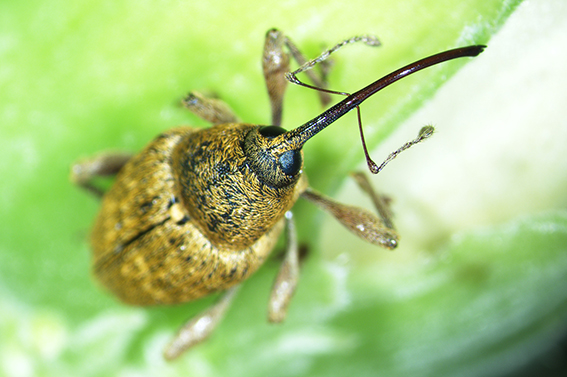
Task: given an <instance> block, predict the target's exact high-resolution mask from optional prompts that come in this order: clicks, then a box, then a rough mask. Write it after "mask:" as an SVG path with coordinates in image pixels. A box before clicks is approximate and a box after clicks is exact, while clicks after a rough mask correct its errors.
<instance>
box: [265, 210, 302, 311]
mask: <svg viewBox="0 0 567 377" xmlns="http://www.w3.org/2000/svg"><path fill="white" fill-rule="evenodd" d="M285 221H286V251H285V256H284V260H283V262H282V266H281V268H280V271H279V272H278V276H277V277H276V280H275V281H274V285H273V287H272V293H271V295H270V301H269V303H268V320H269V321H270V322H282V321H283V320H284V319H285V317H286V315H287V307H288V305H289V302H290V300H291V298H292V296H293V294H294V293H295V288H296V286H297V281H298V280H299V247H298V245H297V232H296V230H295V222H294V221H293V214H292V213H291V211H288V212H286V214H285Z"/></svg>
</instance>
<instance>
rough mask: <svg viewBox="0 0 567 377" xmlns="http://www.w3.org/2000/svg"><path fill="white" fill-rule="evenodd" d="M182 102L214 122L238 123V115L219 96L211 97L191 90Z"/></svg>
mask: <svg viewBox="0 0 567 377" xmlns="http://www.w3.org/2000/svg"><path fill="white" fill-rule="evenodd" d="M181 103H182V104H183V106H184V107H185V108H187V109H188V110H189V111H191V112H192V113H193V114H195V115H197V116H198V117H199V118H202V119H204V120H206V121H207V122H210V123H212V124H224V123H238V117H237V116H236V115H235V114H234V112H233V111H232V109H231V108H230V107H229V106H228V105H227V104H226V103H225V102H224V101H222V100H220V99H218V98H210V97H207V96H204V95H203V94H201V93H199V92H191V93H189V94H188V95H187V97H185V98H184V99H183V101H181Z"/></svg>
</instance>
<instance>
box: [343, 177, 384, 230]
mask: <svg viewBox="0 0 567 377" xmlns="http://www.w3.org/2000/svg"><path fill="white" fill-rule="evenodd" d="M351 176H352V178H353V179H354V180H355V182H356V183H357V184H358V187H360V189H361V190H362V191H363V192H364V193H365V194H366V195H368V196H369V197H370V199H371V200H372V203H373V204H374V207H375V208H376V211H378V214H379V215H380V218H381V219H382V222H383V223H384V226H386V227H387V228H390V229H392V230H394V223H393V221H392V217H393V214H392V209H391V207H390V203H391V201H392V200H391V199H390V197H388V196H386V195H381V194H379V193H378V192H376V190H375V189H374V187H372V184H371V183H370V180H369V179H368V176H367V175H366V174H364V173H363V172H360V171H358V172H353V173H351Z"/></svg>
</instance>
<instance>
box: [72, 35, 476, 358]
mask: <svg viewBox="0 0 567 377" xmlns="http://www.w3.org/2000/svg"><path fill="white" fill-rule="evenodd" d="M360 41H361V42H364V43H366V44H368V45H371V46H376V45H378V44H379V42H378V40H377V39H376V38H375V37H372V36H361V37H354V38H350V39H347V40H345V41H343V42H341V43H339V44H337V45H336V46H334V47H333V48H331V49H329V50H327V51H325V52H324V53H323V54H322V55H320V56H319V57H318V58H316V59H313V60H309V61H307V60H306V59H305V58H304V57H303V55H302V54H301V53H300V52H299V50H298V49H297V47H296V46H295V45H294V44H293V43H292V41H291V40H290V39H289V38H288V37H286V36H285V35H284V34H283V33H282V32H280V31H278V30H276V29H272V30H269V31H268V33H267V35H266V40H265V45H264V54H263V59H262V60H263V71H264V78H265V81H266V85H267V90H268V94H269V98H270V103H271V112H272V124H271V125H268V126H260V125H254V124H247V123H239V122H238V120H237V117H236V116H235V115H234V114H233V113H232V110H230V108H229V107H228V106H227V105H225V104H224V103H223V102H221V101H220V100H218V99H212V98H207V97H205V96H203V95H201V94H199V93H195V92H194V93H191V94H190V95H189V96H188V97H187V98H186V99H185V100H184V101H183V103H184V105H185V106H186V107H187V108H189V109H190V110H191V111H193V112H194V113H195V114H197V115H198V116H200V117H202V118H204V119H206V120H208V121H210V122H211V123H213V126H212V127H210V128H206V129H198V128H190V127H178V128H174V129H172V130H169V131H167V132H164V133H162V134H161V135H159V136H158V137H157V138H155V139H154V140H153V141H152V142H151V143H150V144H149V145H148V146H147V147H146V148H145V149H143V150H142V151H141V152H140V153H138V154H136V155H131V154H125V153H105V154H101V155H98V156H95V157H93V158H91V159H89V160H84V161H82V162H78V163H76V164H75V165H73V167H72V171H71V176H72V180H73V181H74V182H76V183H77V184H79V185H80V186H82V187H84V188H85V189H87V190H89V191H92V192H94V193H95V194H97V195H100V196H102V206H101V210H100V212H99V214H98V217H97V218H96V221H95V224H94V227H93V230H92V233H91V244H92V250H93V257H92V258H93V271H94V275H95V276H96V277H97V278H98V280H99V281H100V282H101V283H102V284H103V285H104V286H105V287H106V288H107V289H108V290H110V291H112V292H113V293H114V294H115V295H116V296H118V298H120V300H122V301H123V302H125V303H128V304H133V305H143V306H144V305H170V304H181V303H185V302H189V301H192V300H195V299H198V298H201V297H204V296H207V295H209V294H212V293H214V292H224V293H223V294H221V296H220V297H219V299H218V301H217V302H216V303H215V304H213V305H212V306H211V307H210V308H208V309H206V310H205V311H204V312H202V313H201V314H199V315H197V316H196V317H194V318H192V319H190V320H189V321H188V322H187V323H186V324H185V325H183V326H182V327H181V329H180V330H179V332H178V333H177V335H176V336H175V337H174V338H173V340H172V342H171V343H170V344H169V345H168V346H167V347H166V349H165V352H164V356H165V357H166V358H167V359H173V358H176V357H177V356H179V355H180V354H181V353H182V352H184V351H185V350H187V349H188V348H190V347H192V346H194V345H195V344H197V343H199V342H201V341H203V340H204V339H206V338H207V337H208V336H209V335H210V334H211V333H212V331H213V330H214V328H215V327H216V326H217V325H218V323H219V322H220V321H221V319H222V318H223V316H224V314H225V312H226V311H227V309H228V308H229V306H230V304H231V302H232V300H233V299H234V297H235V295H236V292H237V290H238V287H239V286H240V284H241V283H242V282H243V281H244V280H246V279H247V278H248V277H249V276H250V275H252V274H253V273H254V272H255V271H256V270H257V269H258V268H259V267H260V266H261V265H262V264H263V263H264V261H265V260H266V258H267V257H268V255H269V253H270V251H271V250H272V249H273V248H274V246H275V244H276V241H277V240H278V237H279V236H280V233H282V231H283V230H284V228H286V232H285V233H286V250H285V256H284V259H283V262H282V266H281V268H280V271H279V273H278V275H277V277H276V279H275V282H274V285H273V287H272V293H271V296H270V299H269V305H268V319H269V320H270V321H271V322H281V321H282V320H284V318H285V317H286V313H287V308H288V304H289V301H290V299H291V297H292V296H293V293H294V291H295V287H296V284H297V280H298V276H299V267H298V246H297V240H296V236H295V228H294V226H295V225H294V221H293V216H292V212H291V209H292V207H293V205H294V204H295V202H296V201H297V200H298V199H299V198H300V197H301V198H304V199H307V200H308V201H310V202H312V203H314V204H316V205H317V206H319V207H321V208H322V209H323V210H324V211H326V212H329V213H330V214H331V215H333V216H334V217H335V218H336V219H338V220H339V221H340V222H341V223H342V224H343V225H345V226H346V227H347V228H348V229H350V230H351V231H353V232H354V233H355V234H356V235H358V236H359V237H360V238H362V239H364V240H366V241H368V242H371V243H373V244H376V245H378V246H382V247H385V248H388V249H393V248H395V247H396V246H397V244H398V235H397V233H396V231H395V228H394V226H393V224H392V220H391V214H390V209H389V201H388V200H387V198H386V197H385V196H382V195H379V194H378V193H376V192H375V191H374V190H373V189H372V187H371V186H370V184H369V182H368V180H367V179H366V178H365V176H364V175H361V174H358V175H356V176H355V178H356V180H357V182H358V183H359V185H360V187H361V188H362V190H363V191H364V192H366V193H367V194H369V195H370V197H371V198H372V199H373V201H374V204H375V207H376V209H377V211H378V215H374V214H372V213H370V212H369V211H366V210H365V209H362V208H357V207H353V206H348V205H345V204H341V203H338V202H336V201H334V200H332V199H330V198H328V197H326V196H324V195H322V194H320V193H318V192H317V191H315V190H314V189H312V188H311V187H309V185H308V183H307V179H306V177H305V174H302V173H303V152H302V147H303V145H304V143H305V142H307V141H308V140H309V139H310V138H311V137H313V136H315V135H317V134H318V133H319V132H320V131H321V130H323V129H324V128H326V127H327V126H328V125H330V124H332V123H333V122H334V121H335V120H337V119H338V118H340V117H341V116H343V115H344V114H346V113H347V112H349V111H351V110H353V109H355V108H356V109H357V112H358V123H359V127H360V132H361V138H362V141H363V147H364V152H365V154H366V159H367V162H368V165H369V168H370V170H371V171H372V172H373V173H377V172H379V171H380V170H381V169H382V168H383V167H384V166H385V165H386V164H387V163H388V162H389V161H391V160H392V159H393V158H394V157H396V156H397V155H398V154H399V153H400V152H401V151H403V150H405V149H407V148H409V147H411V146H412V145H415V144H417V143H419V142H421V141H422V140H424V139H426V138H428V137H429V136H430V135H431V134H432V133H433V127H431V126H426V127H423V128H422V129H421V130H420V132H419V134H418V136H417V138H416V139H414V140H412V141H410V142H408V143H406V144H404V145H403V146H401V147H400V148H399V149H398V150H396V151H395V152H393V153H392V154H391V155H390V156H388V158H387V159H386V160H385V161H384V162H383V163H382V165H380V166H378V165H376V164H375V163H374V162H373V161H372V160H371V159H370V157H369V155H368V151H367V148H366V144H365V143H364V136H363V135H362V125H361V121H360V110H359V105H360V104H361V103H362V102H363V101H364V100H366V99H367V98H369V97H370V96H372V95H373V94H374V93H376V92H378V91H379V90H381V89H383V88H384V87H386V86H388V85H390V84H392V83H393V82H395V81H397V80H399V79H401V78H403V77H406V76H408V75H410V74H412V73H414V72H417V71H419V70H421V69H424V68H427V67H430V66H432V65H435V64H438V63H441V62H444V61H447V60H452V59H456V58H460V57H474V56H477V55H478V54H480V53H481V52H482V51H483V49H484V47H485V46H481V45H475V46H468V47H463V48H457V49H454V50H449V51H445V52H441V53H438V54H436V55H432V56H430V57H427V58H424V59H421V60H419V61H416V62H414V63H411V64H409V65H407V66H405V67H403V68H400V69H398V70H396V71H394V72H392V73H390V74H388V75H386V76H384V77H382V78H380V79H378V80H376V81H375V82H373V83H372V84H370V85H368V86H366V87H365V88H363V89H361V90H359V91H357V92H355V93H353V94H348V93H344V92H337V91H332V90H329V89H327V88H326V80H325V74H322V75H321V76H318V75H316V74H315V73H314V71H310V68H312V67H313V66H315V65H316V64H319V63H321V64H323V65H324V63H325V60H326V59H327V58H328V56H329V55H330V54H331V53H333V52H334V51H336V50H337V49H339V48H340V47H342V46H344V45H346V44H350V43H354V42H360ZM291 58H293V59H295V60H296V61H297V62H298V63H299V65H300V67H299V68H298V69H297V70H295V71H293V72H289V63H290V60H291ZM321 64H319V66H321ZM301 72H305V73H306V74H308V76H309V78H310V79H311V81H312V83H313V85H309V84H306V83H304V82H302V81H300V80H299V79H298V78H297V76H296V75H297V74H298V73H301ZM288 81H289V82H292V83H295V84H298V85H302V86H306V87H310V88H314V89H317V90H318V92H319V93H320V97H321V98H320V99H321V102H322V103H323V104H327V103H328V102H329V100H330V98H329V94H332V93H335V94H342V95H345V96H346V98H345V99H343V100H342V101H340V102H338V103H337V104H335V105H334V106H332V107H330V108H329V109H327V110H325V111H324V112H323V113H321V114H320V115H318V116H316V117H315V118H314V119H312V120H310V121H308V122H306V123H305V124H303V125H301V126H299V127H297V128H295V129H292V130H290V131H286V130H284V129H283V128H282V127H281V119H282V103H283V95H284V92H285V88H286V85H287V82H288ZM105 175H110V176H112V175H116V178H115V181H114V183H113V185H112V187H111V188H110V189H109V190H108V191H107V192H105V193H103V191H102V190H101V189H99V188H98V187H97V186H96V185H95V184H94V182H93V181H94V178H95V177H99V176H105Z"/></svg>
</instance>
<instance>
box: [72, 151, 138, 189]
mask: <svg viewBox="0 0 567 377" xmlns="http://www.w3.org/2000/svg"><path fill="white" fill-rule="evenodd" d="M131 157H132V154H130V153H121V152H106V153H102V154H99V155H97V156H94V157H91V158H89V159H85V160H81V161H78V162H76V163H74V164H73V165H72V166H71V182H73V183H75V184H76V185H78V186H81V187H82V188H84V189H85V190H87V191H90V192H91V193H93V194H94V195H96V196H98V197H102V195H103V194H104V191H103V190H102V189H100V188H98V187H97V186H95V185H94V183H93V180H94V179H95V178H97V177H109V176H112V175H116V173H118V172H119V171H120V169H122V167H123V166H124V165H126V163H127V162H128V160H130V158H131Z"/></svg>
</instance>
